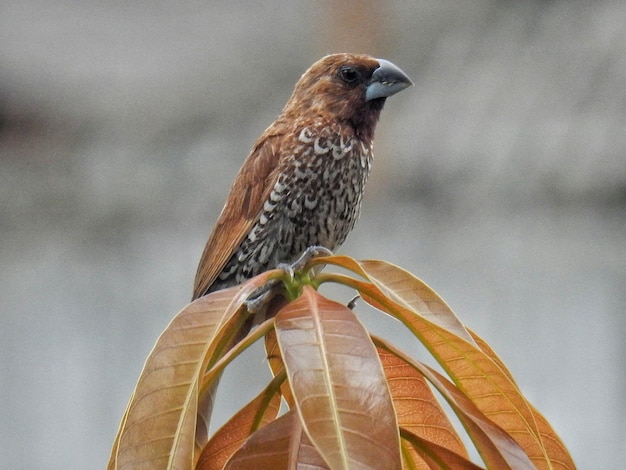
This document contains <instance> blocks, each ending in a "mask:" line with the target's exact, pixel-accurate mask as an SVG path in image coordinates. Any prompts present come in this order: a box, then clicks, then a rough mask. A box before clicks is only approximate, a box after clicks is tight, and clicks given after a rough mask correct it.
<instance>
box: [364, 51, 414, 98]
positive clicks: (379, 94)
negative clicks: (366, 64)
mask: <svg viewBox="0 0 626 470" xmlns="http://www.w3.org/2000/svg"><path fill="white" fill-rule="evenodd" d="M376 60H377V61H378V64H379V67H378V68H377V69H376V70H374V73H373V74H372V78H371V80H370V82H369V83H368V84H367V87H366V89H365V101H371V100H374V99H376V98H387V97H389V96H391V95H395V94H396V93H398V92H399V91H402V90H404V89H405V88H408V87H410V86H412V85H413V82H412V81H411V79H410V78H409V77H408V76H407V74H405V73H404V72H403V71H402V70H400V68H399V67H397V66H396V65H394V64H392V63H391V62H389V61H388V60H384V59H376Z"/></svg>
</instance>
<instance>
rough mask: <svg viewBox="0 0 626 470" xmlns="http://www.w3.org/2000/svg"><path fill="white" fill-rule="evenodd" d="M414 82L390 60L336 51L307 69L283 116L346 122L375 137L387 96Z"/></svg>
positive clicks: (366, 135)
mask: <svg viewBox="0 0 626 470" xmlns="http://www.w3.org/2000/svg"><path fill="white" fill-rule="evenodd" d="M411 85H413V82H412V81H411V79H410V78H409V77H408V76H407V75H406V74H405V73H404V72H403V71H402V70H400V69H399V68H398V67H397V66H395V65H394V64H392V63H391V62H389V61H386V60H383V59H375V58H373V57H370V56H368V55H362V54H333V55H329V56H326V57H324V58H322V59H320V60H319V61H317V62H316V63H314V64H313V65H312V66H311V67H310V68H309V69H308V70H307V71H306V72H304V74H303V75H302V77H300V80H298V82H297V83H296V86H295V89H294V91H293V94H292V95H291V98H290V99H289V101H288V102H287V104H286V105H285V108H284V110H283V116H285V117H286V118H288V119H290V120H292V119H296V120H297V119H302V118H304V119H307V118H310V119H318V118H319V117H321V118H322V119H324V120H333V121H339V122H346V123H348V124H350V125H351V126H352V127H353V128H354V130H355V132H356V133H357V134H359V135H360V136H361V137H362V138H372V137H373V133H374V127H375V126H376V122H377V121H378V117H379V115H380V111H381V110H382V108H383V105H384V103H385V99H386V98H388V97H389V96H391V95H394V94H396V93H398V92H399V91H402V90H404V89H405V88H407V87H409V86H411Z"/></svg>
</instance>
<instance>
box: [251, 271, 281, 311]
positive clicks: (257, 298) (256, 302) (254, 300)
mask: <svg viewBox="0 0 626 470" xmlns="http://www.w3.org/2000/svg"><path fill="white" fill-rule="evenodd" d="M279 282H280V281H279V280H278V279H274V280H271V281H269V282H267V283H266V284H264V285H262V286H261V287H259V288H258V289H255V290H254V291H253V292H252V293H251V294H250V296H249V297H248V298H247V299H246V300H245V302H244V303H245V304H246V308H247V309H248V312H250V313H253V314H254V313H256V312H259V311H260V310H261V309H262V308H263V307H264V306H265V305H266V304H267V301H268V300H269V299H270V298H271V297H272V290H273V289H274V287H275V286H276V285H278V283H279Z"/></svg>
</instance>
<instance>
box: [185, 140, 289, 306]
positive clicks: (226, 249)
mask: <svg viewBox="0 0 626 470" xmlns="http://www.w3.org/2000/svg"><path fill="white" fill-rule="evenodd" d="M268 131H269V129H268ZM268 131H266V132H265V134H264V135H263V136H261V138H260V139H259V140H258V141H257V144H256V145H255V147H254V148H253V149H252V152H251V153H250V155H249V156H248V158H247V159H246V161H245V162H244V164H243V166H242V167H241V169H240V170H239V173H238V174H237V177H236V178H235V182H234V184H233V186H232V188H231V190H230V194H229V195H228V198H227V199H226V203H225V204H224V208H223V209H222V213H221V214H220V217H219V219H218V220H217V223H216V225H215V228H214V229H213V232H212V233H211V236H210V237H209V241H208V242H207V244H206V246H205V247H204V252H203V253H202V258H201V259H200V264H199V265H198V271H197V272H196V280H195V282H194V289H193V298H194V299H196V298H198V297H200V296H202V295H204V294H205V293H206V292H207V290H208V289H209V287H211V284H213V282H214V281H215V279H216V278H217V276H218V275H219V273H220V272H221V271H222V269H224V267H225V266H226V263H228V260H229V259H230V257H231V256H232V255H233V254H234V253H235V251H236V250H237V248H238V247H239V244H240V243H241V242H242V240H243V239H244V238H245V237H246V235H247V234H248V232H249V231H250V230H251V229H252V226H253V224H254V223H255V222H256V221H257V219H258V218H259V217H260V213H261V210H262V208H263V202H264V201H265V200H266V199H267V198H268V197H269V194H270V192H271V190H272V188H273V187H274V184H275V183H276V180H277V178H278V173H279V172H278V159H279V153H280V149H279V142H280V140H281V139H279V138H278V137H280V135H279V134H276V133H272V132H268Z"/></svg>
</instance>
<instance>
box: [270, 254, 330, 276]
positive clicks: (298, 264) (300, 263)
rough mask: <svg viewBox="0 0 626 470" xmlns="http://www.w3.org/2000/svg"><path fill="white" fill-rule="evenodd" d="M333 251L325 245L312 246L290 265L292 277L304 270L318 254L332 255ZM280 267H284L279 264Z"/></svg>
mask: <svg viewBox="0 0 626 470" xmlns="http://www.w3.org/2000/svg"><path fill="white" fill-rule="evenodd" d="M332 255H333V252H332V251H330V250H329V249H328V248H326V247H324V246H310V247H308V248H307V249H306V250H304V252H303V253H302V254H301V255H300V257H299V258H298V259H297V260H295V261H294V262H293V263H291V264H290V265H288V266H289V267H290V272H291V278H292V279H293V273H294V272H296V271H300V270H302V268H304V266H305V265H306V264H307V263H308V262H309V261H310V260H311V259H312V258H315V257H317V256H332ZM278 267H279V269H284V268H283V267H282V265H279V266H278Z"/></svg>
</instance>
